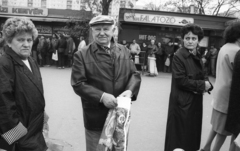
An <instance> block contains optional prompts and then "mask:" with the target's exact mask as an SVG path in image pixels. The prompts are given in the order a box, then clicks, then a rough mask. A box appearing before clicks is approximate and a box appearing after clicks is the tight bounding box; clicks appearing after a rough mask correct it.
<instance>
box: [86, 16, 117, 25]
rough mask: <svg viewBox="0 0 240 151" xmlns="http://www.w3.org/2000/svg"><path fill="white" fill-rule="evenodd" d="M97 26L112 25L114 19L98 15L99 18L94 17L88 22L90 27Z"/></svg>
mask: <svg viewBox="0 0 240 151" xmlns="http://www.w3.org/2000/svg"><path fill="white" fill-rule="evenodd" d="M99 24H110V25H113V24H114V19H113V18H112V17H111V16H107V15H99V16H96V17H94V18H92V19H91V20H90V22H89V25H90V26H95V25H99Z"/></svg>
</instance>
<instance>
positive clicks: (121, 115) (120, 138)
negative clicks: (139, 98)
mask: <svg viewBox="0 0 240 151" xmlns="http://www.w3.org/2000/svg"><path fill="white" fill-rule="evenodd" d="M117 100H118V106H117V107H116V108H115V109H111V110H109V112H108V116H107V119H106V121H105V124H104V127H103V131H102V134H101V137H100V140H99V144H98V146H97V151H106V150H107V151H112V150H115V151H117V150H119V151H120V150H121V151H126V149H127V140H128V130H129V126H130V108H131V99H130V98H127V97H118V98H117Z"/></svg>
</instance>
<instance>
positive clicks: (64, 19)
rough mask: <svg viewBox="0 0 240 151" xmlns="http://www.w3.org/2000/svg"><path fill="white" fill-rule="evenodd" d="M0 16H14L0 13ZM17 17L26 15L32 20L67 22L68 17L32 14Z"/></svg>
mask: <svg viewBox="0 0 240 151" xmlns="http://www.w3.org/2000/svg"><path fill="white" fill-rule="evenodd" d="M0 17H5V18H11V17H16V16H12V15H0ZM17 17H27V18H29V19H31V20H32V21H44V22H67V21H68V20H69V19H70V18H55V17H32V16H17Z"/></svg>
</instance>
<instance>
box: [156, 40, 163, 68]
mask: <svg viewBox="0 0 240 151" xmlns="http://www.w3.org/2000/svg"><path fill="white" fill-rule="evenodd" d="M156 59H157V60H156V62H157V70H158V72H163V69H164V66H163V65H164V54H163V47H162V44H161V42H158V43H157V52H156Z"/></svg>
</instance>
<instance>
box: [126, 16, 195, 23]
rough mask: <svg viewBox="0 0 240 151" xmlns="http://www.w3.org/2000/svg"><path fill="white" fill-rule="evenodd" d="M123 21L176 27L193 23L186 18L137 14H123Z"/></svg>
mask: <svg viewBox="0 0 240 151" xmlns="http://www.w3.org/2000/svg"><path fill="white" fill-rule="evenodd" d="M124 21H127V22H138V23H148V24H166V25H178V26H184V25H186V24H188V23H194V19H193V18H188V17H177V16H165V15H153V14H139V13H125V14H124Z"/></svg>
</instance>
